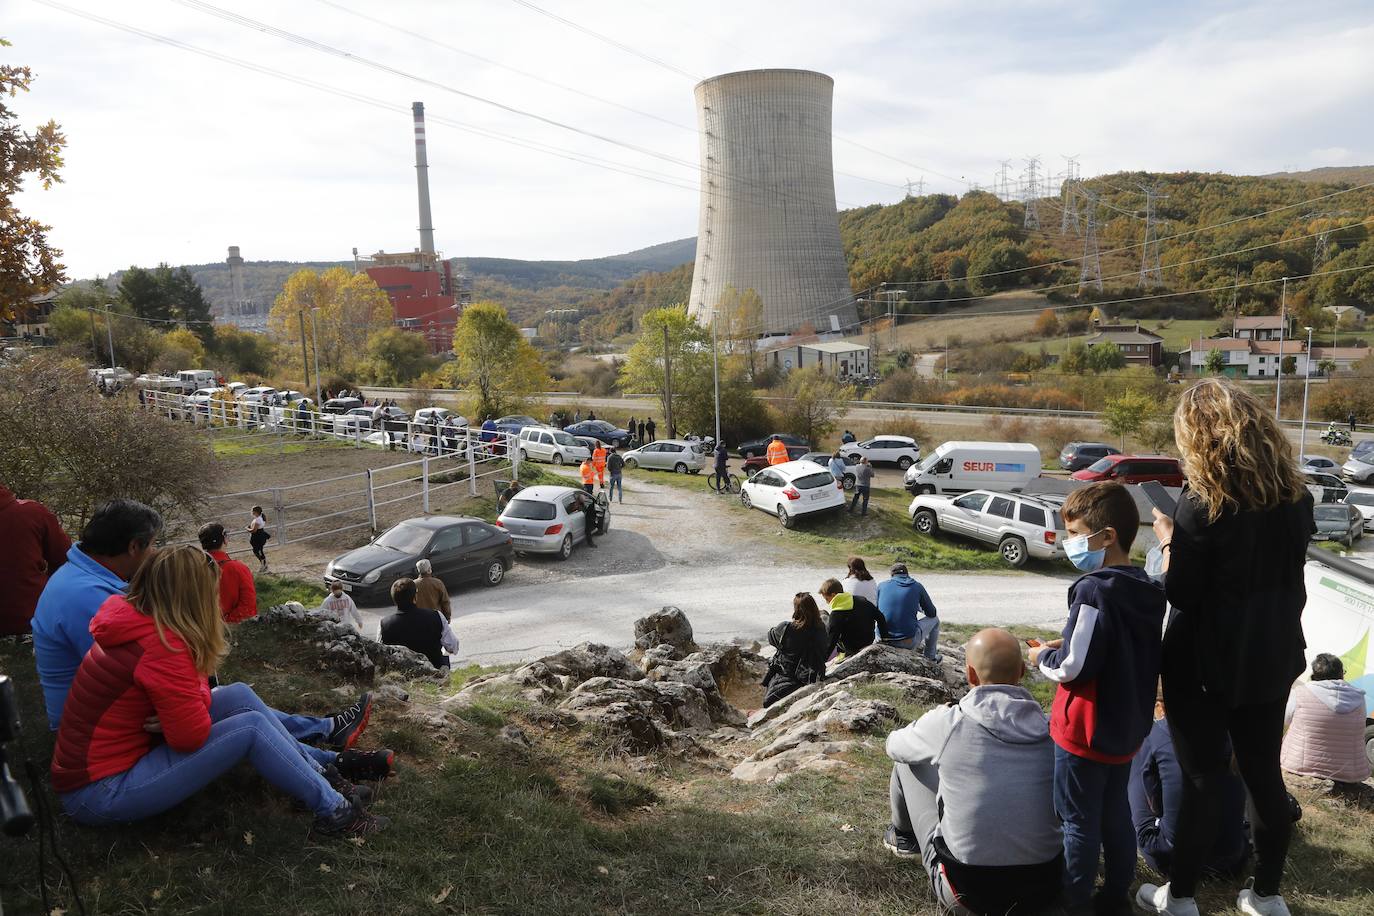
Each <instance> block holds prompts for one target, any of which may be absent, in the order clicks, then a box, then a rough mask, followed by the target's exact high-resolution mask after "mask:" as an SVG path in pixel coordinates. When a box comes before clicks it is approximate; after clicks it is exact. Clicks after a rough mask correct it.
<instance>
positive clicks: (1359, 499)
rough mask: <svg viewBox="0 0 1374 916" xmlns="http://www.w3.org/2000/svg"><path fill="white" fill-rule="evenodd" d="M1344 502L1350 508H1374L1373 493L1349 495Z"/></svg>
mask: <svg viewBox="0 0 1374 916" xmlns="http://www.w3.org/2000/svg"><path fill="white" fill-rule="evenodd" d="M1345 501H1346V502H1348V503H1350V505H1352V506H1374V493H1351V494H1350V495H1349V496H1348V497H1346V500H1345Z"/></svg>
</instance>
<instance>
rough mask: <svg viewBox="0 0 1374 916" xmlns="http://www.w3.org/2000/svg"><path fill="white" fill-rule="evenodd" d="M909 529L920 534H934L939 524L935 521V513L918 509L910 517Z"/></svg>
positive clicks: (938, 528)
mask: <svg viewBox="0 0 1374 916" xmlns="http://www.w3.org/2000/svg"><path fill="white" fill-rule="evenodd" d="M911 527H913V528H915V529H916V530H917V531H919V532H920V533H921V534H934V533H935V532H937V531H939V530H940V523H939V522H938V521H936V519H935V513H934V512H931V511H930V510H929V509H919V510H917V512H916V514H915V515H914V516H912V517H911Z"/></svg>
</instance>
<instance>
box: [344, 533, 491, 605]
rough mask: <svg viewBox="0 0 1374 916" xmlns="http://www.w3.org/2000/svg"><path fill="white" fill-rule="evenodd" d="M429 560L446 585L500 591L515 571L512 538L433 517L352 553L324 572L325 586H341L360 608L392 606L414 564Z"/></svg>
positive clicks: (374, 540)
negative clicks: (396, 588)
mask: <svg viewBox="0 0 1374 916" xmlns="http://www.w3.org/2000/svg"><path fill="white" fill-rule="evenodd" d="M420 559H426V560H429V562H430V565H431V566H433V567H434V575H435V576H436V577H437V578H439V579H442V580H443V582H444V584H445V585H448V586H454V585H459V584H463V583H466V582H481V583H483V584H484V585H500V584H501V582H502V581H503V580H504V579H505V577H506V573H508V572H509V571H510V568H511V567H512V566H513V565H515V549H514V547H513V546H512V540H511V536H510V534H509V533H508V532H505V531H502V530H501V529H500V528H499V527H497V526H495V525H492V524H491V523H489V522H484V521H482V520H481V519H479V518H470V517H468V516H463V515H429V516H425V517H423V518H411V519H407V520H405V521H403V522H401V523H400V524H398V525H396V526H394V527H392V528H388V529H387V530H386V531H384V532H382V533H381V534H380V535H378V536H377V537H376V538H374V539H373V540H372V542H371V543H369V544H367V545H366V546H364V547H359V548H358V549H357V550H350V551H349V552H348V553H345V554H341V555H340V556H337V557H335V558H334V559H333V560H331V561H330V562H329V565H328V566H326V567H325V569H324V581H325V583H326V584H332V583H334V582H339V583H340V584H342V585H343V588H344V591H346V592H349V593H350V594H352V595H353V600H354V601H356V602H357V603H358V604H361V605H373V606H382V605H387V604H390V603H391V584H392V583H393V582H395V581H396V580H397V579H402V578H411V577H414V575H415V561H416V560H420Z"/></svg>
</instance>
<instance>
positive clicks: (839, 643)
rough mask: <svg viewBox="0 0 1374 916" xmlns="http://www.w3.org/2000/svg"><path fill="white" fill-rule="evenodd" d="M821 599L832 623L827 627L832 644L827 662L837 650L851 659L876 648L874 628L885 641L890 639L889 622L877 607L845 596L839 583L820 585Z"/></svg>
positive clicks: (869, 602) (850, 596) (827, 651)
mask: <svg viewBox="0 0 1374 916" xmlns="http://www.w3.org/2000/svg"><path fill="white" fill-rule="evenodd" d="M821 597H822V598H824V599H825V603H826V604H828V605H829V606H830V620H829V622H828V623H827V624H826V626H825V630H826V634H827V636H828V638H829V641H830V645H829V648H827V649H826V651H825V657H826V658H830V657H831V656H832V655H834V654H835V652H836V650H838V651H840V652H843V653H844V654H845V655H847V656H848V655H853V654H854V653H855V652H858V651H859V650H860V649H864V648H866V647H868V646H871V645H873V631H874V629H875V628H876V629H877V631H878V633H879V634H880V635H881V636H882V638H883V639H888V638H890V637H891V635H892V634H891V633H890V632H888V629H887V619H886V618H885V617H883V615H882V612H881V611H879V610H878V606H877V605H876V604H874V603H873V602H872V601H869V600H868V599H867V598H863V597H860V596H859V595H851V594H850V593H848V592H846V591H845V590H844V587H843V586H841V585H840V581H839V580H838V579H826V580H825V581H824V582H822V583H821Z"/></svg>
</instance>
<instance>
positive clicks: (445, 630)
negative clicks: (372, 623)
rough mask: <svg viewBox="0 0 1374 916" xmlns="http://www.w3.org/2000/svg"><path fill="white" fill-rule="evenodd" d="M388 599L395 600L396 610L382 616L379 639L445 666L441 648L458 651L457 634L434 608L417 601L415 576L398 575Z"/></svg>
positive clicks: (446, 668) (440, 666)
mask: <svg viewBox="0 0 1374 916" xmlns="http://www.w3.org/2000/svg"><path fill="white" fill-rule="evenodd" d="M391 600H392V601H393V602H395V604H396V613H394V614H391V615H389V616H387V617H384V618H383V619H382V626H381V636H382V642H383V643H385V644H386V645H388V646H405V647H406V648H407V649H412V650H414V651H416V652H419V653H420V654H421V655H423V656H424V657H425V658H427V659H429V663H430V664H431V665H433V666H434V667H435V668H440V669H443V670H448V667H449V659H448V655H445V654H444V652H448V653H449V655H453V654H456V653H457V652H458V637H457V636H454V635H453V630H452V629H450V628H449V625H448V621H447V620H445V619H444V617H443V615H442V614H440V613H439V612H438V611H437V610H435V609H434V608H423V607H419V606H418V605H416V603H415V580H414V579H397V580H396V581H395V582H394V583H392V585H391Z"/></svg>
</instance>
